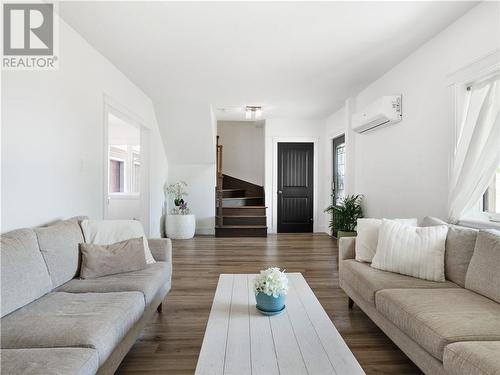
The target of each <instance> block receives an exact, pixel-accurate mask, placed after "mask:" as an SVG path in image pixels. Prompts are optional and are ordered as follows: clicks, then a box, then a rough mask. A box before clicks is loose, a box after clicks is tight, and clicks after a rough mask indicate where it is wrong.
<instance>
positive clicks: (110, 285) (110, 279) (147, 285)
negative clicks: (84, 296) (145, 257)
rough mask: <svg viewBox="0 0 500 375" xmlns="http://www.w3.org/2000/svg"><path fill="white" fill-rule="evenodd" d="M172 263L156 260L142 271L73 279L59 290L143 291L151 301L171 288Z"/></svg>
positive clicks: (146, 298) (149, 301) (86, 291)
mask: <svg viewBox="0 0 500 375" xmlns="http://www.w3.org/2000/svg"><path fill="white" fill-rule="evenodd" d="M171 275H172V264H171V263H165V262H156V263H153V264H148V265H147V266H146V268H144V269H142V270H140V271H133V272H127V273H121V274H116V275H109V276H103V277H99V278H97V279H85V280H80V279H73V280H70V281H68V282H67V283H66V284H64V285H62V286H60V287H59V288H58V289H57V291H60V292H68V293H107V292H129V291H136V292H141V293H142V294H143V295H144V300H145V303H146V304H149V303H151V301H152V300H153V298H154V297H155V295H156V293H157V292H158V290H160V289H161V288H162V287H165V288H167V289H170V278H171Z"/></svg>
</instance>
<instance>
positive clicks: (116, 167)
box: [108, 145, 141, 194]
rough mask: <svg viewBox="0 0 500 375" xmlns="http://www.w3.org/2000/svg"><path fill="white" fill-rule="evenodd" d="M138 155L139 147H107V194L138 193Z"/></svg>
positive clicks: (139, 179) (139, 163) (139, 166)
mask: <svg viewBox="0 0 500 375" xmlns="http://www.w3.org/2000/svg"><path fill="white" fill-rule="evenodd" d="M140 155H141V151H140V146H139V145H110V146H109V184H108V186H109V193H115V194H116V193H129V194H137V193H140V191H141V159H140V157H141V156H140Z"/></svg>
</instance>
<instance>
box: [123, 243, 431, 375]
mask: <svg viewBox="0 0 500 375" xmlns="http://www.w3.org/2000/svg"><path fill="white" fill-rule="evenodd" d="M337 261H338V255H337V245H336V241H335V240H332V239H331V238H330V237H329V236H327V235H324V234H280V235H270V236H269V237H267V238H215V237H208V236H207V237H196V238H194V239H192V240H184V241H173V262H174V264H173V266H174V272H173V277H172V290H171V291H170V293H169V295H168V297H167V300H166V301H165V303H164V305H163V313H162V314H158V315H156V317H155V319H154V320H153V321H152V322H151V323H150V324H149V325H148V326H147V327H146V328H145V329H144V331H143V333H142V336H141V338H140V339H139V340H138V341H137V342H136V344H135V345H134V347H133V348H132V350H131V351H130V353H129V354H128V355H127V356H126V357H125V359H124V361H123V363H122V365H121V366H120V368H119V370H118V373H119V374H192V373H194V369H195V368H196V362H197V359H198V354H199V351H200V348H201V344H202V341H203V334H204V332H205V327H206V324H207V320H208V315H209V312H210V307H211V305H212V299H213V296H214V292H215V288H216V285H217V280H218V277H219V274H220V273H256V272H258V271H259V270H260V269H263V268H265V267H269V266H278V267H281V268H285V269H286V270H287V271H290V272H302V274H303V275H304V277H305V278H306V280H307V282H308V283H309V285H310V286H311V288H312V290H313V291H314V293H315V294H316V296H317V297H318V299H319V300H320V302H321V304H322V305H323V307H324V308H325V310H326V312H327V313H328V315H329V316H330V318H331V319H332V321H333V323H334V324H335V326H336V327H337V329H338V330H339V332H340V333H341V334H342V336H343V337H344V340H345V341H346V343H347V345H348V346H349V348H350V349H351V350H352V351H353V353H354V355H355V356H356V358H357V359H358V361H359V362H360V364H361V366H362V367H363V369H364V370H365V372H366V373H367V374H421V372H420V371H419V370H418V368H417V367H416V366H415V365H414V364H413V363H412V362H411V361H410V360H409V359H408V358H407V357H406V356H405V355H404V354H403V353H402V352H401V351H400V350H399V349H398V348H397V346H396V345H394V344H393V343H392V341H391V340H390V339H389V338H387V336H385V335H384V333H383V332H382V331H381V330H379V329H378V328H377V326H376V325H375V324H373V323H372V322H371V320H370V319H369V318H368V317H367V316H366V315H365V314H364V313H363V312H362V311H361V310H360V309H359V308H358V307H357V306H356V305H355V306H354V309H353V310H349V309H348V306H347V296H346V295H345V294H344V292H343V291H342V290H341V289H340V288H339V286H338V274H337V269H338V267H337Z"/></svg>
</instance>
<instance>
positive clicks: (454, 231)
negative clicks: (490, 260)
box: [422, 217, 479, 287]
mask: <svg viewBox="0 0 500 375" xmlns="http://www.w3.org/2000/svg"><path fill="white" fill-rule="evenodd" d="M442 224H446V225H448V235H447V236H446V245H445V247H446V250H445V253H444V271H445V277H446V280H450V281H453V282H454V283H456V284H458V285H460V286H461V287H465V275H466V274H467V269H468V268H469V263H470V260H471V258H472V254H473V253H474V246H475V244H476V237H477V233H478V232H479V231H478V230H477V229H472V228H466V227H461V226H458V225H450V224H447V223H445V222H444V221H442V220H439V219H436V218H433V217H425V218H424V219H423V221H422V226H434V225H442Z"/></svg>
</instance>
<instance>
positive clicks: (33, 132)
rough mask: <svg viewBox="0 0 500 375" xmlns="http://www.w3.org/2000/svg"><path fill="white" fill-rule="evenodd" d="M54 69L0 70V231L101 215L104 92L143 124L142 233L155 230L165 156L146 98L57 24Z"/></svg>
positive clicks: (71, 30) (72, 32) (156, 233)
mask: <svg viewBox="0 0 500 375" xmlns="http://www.w3.org/2000/svg"><path fill="white" fill-rule="evenodd" d="M59 35H60V54H59V61H60V68H59V69H58V70H56V71H3V72H2V75H3V77H2V78H3V79H2V94H3V95H2V151H1V153H2V223H1V230H2V232H5V231H8V230H11V229H14V228H19V227H29V226H36V225H40V224H44V223H47V222H50V221H53V220H55V219H59V218H67V217H70V216H74V215H82V214H83V215H89V216H90V217H92V218H101V217H102V215H103V194H104V191H103V186H104V181H103V178H104V173H103V164H104V161H103V158H104V156H103V150H104V143H103V142H104V140H103V135H104V131H103V119H104V115H103V113H104V95H107V96H109V97H110V98H112V99H113V101H114V102H116V103H119V104H120V105H121V106H123V107H124V108H127V110H128V111H129V112H130V113H133V114H134V116H135V117H136V118H139V119H141V123H142V124H143V125H145V126H147V127H148V128H149V129H150V136H151V139H150V155H149V160H150V173H149V176H150V178H149V180H150V186H151V191H150V192H149V194H148V195H149V201H150V220H149V221H150V235H151V236H159V234H160V220H161V216H162V208H163V183H164V181H165V179H166V177H167V160H166V157H165V152H164V147H163V143H162V140H161V137H160V134H159V131H158V124H157V121H156V116H155V111H154V108H153V104H152V102H151V100H150V99H149V98H148V97H147V96H146V95H145V94H144V93H143V92H142V91H141V90H140V89H139V88H137V86H135V85H134V84H133V83H132V82H131V81H130V80H128V79H127V77H125V76H124V75H123V74H122V73H121V72H120V71H119V70H118V69H117V68H116V67H115V66H113V65H112V64H111V63H110V62H109V61H108V60H106V59H105V58H104V57H103V56H102V55H101V54H99V53H98V52H97V51H96V50H95V49H94V48H93V47H92V46H90V45H89V44H88V43H87V42H86V41H85V40H84V39H83V38H82V37H81V36H80V35H79V34H77V33H76V32H75V31H74V30H73V29H71V28H70V27H69V26H67V25H66V24H65V23H64V22H63V21H62V20H61V23H60V33H59Z"/></svg>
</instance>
